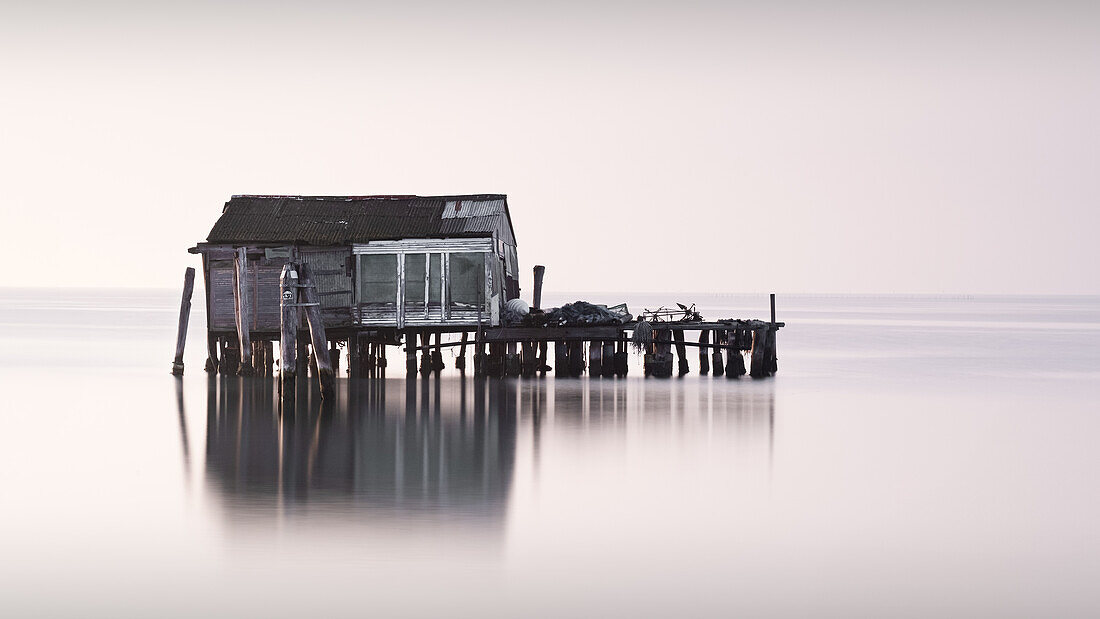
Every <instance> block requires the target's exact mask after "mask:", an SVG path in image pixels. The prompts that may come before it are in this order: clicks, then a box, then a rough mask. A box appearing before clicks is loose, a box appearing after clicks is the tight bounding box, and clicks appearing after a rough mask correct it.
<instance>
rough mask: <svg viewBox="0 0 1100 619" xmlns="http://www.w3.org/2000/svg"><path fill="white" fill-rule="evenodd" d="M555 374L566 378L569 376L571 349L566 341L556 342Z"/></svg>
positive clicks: (557, 376)
mask: <svg viewBox="0 0 1100 619" xmlns="http://www.w3.org/2000/svg"><path fill="white" fill-rule="evenodd" d="M554 376H555V377H556V378H564V377H566V376H569V349H568V348H566V345H565V342H564V341H560V340H559V341H556V342H554Z"/></svg>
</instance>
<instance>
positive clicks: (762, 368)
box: [749, 327, 768, 378]
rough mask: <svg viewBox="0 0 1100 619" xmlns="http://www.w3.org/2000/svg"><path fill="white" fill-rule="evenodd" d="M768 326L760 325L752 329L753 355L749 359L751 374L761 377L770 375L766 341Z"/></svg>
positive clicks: (754, 376)
mask: <svg viewBox="0 0 1100 619" xmlns="http://www.w3.org/2000/svg"><path fill="white" fill-rule="evenodd" d="M767 331H768V328H767V327H758V328H756V329H753V331H752V355H751V357H750V361H749V375H750V376H752V377H753V378H761V377H764V376H767V375H768V369H767V354H766V342H765V340H766V339H767Z"/></svg>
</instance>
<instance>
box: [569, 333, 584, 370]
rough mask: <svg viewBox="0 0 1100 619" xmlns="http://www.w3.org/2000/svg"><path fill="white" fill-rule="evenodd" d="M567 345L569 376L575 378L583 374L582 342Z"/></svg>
mask: <svg viewBox="0 0 1100 619" xmlns="http://www.w3.org/2000/svg"><path fill="white" fill-rule="evenodd" d="M568 344H569V345H568V347H567V350H568V351H569V376H571V377H573V378H577V377H579V376H580V375H581V374H584V342H581V341H579V340H578V341H573V342H569V343H568Z"/></svg>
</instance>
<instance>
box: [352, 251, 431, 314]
mask: <svg viewBox="0 0 1100 619" xmlns="http://www.w3.org/2000/svg"><path fill="white" fill-rule="evenodd" d="M420 294H421V296H423V294H424V293H423V287H421V293H420ZM359 301H360V302H361V303H364V304H366V305H396V303H397V255H396V254H364V255H362V256H359Z"/></svg>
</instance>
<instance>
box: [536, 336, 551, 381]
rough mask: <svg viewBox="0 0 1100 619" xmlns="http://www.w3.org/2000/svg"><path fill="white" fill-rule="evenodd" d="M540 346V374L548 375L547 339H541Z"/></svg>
mask: <svg viewBox="0 0 1100 619" xmlns="http://www.w3.org/2000/svg"><path fill="white" fill-rule="evenodd" d="M538 347H539V361H538V364H539V376H546V368H547V367H549V366H548V365H546V348H547V343H546V340H541V341H539V343H538Z"/></svg>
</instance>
